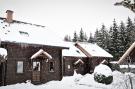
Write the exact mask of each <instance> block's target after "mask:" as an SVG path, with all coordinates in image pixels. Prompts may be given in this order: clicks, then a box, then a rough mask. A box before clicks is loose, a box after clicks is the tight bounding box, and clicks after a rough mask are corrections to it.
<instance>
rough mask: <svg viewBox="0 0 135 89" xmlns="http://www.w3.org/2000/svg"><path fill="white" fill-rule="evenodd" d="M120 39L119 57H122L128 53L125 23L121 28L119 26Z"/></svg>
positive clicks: (121, 24)
mask: <svg viewBox="0 0 135 89" xmlns="http://www.w3.org/2000/svg"><path fill="white" fill-rule="evenodd" d="M118 39H119V40H120V41H119V42H120V46H119V55H120V56H122V55H123V54H124V52H125V51H126V48H125V47H126V45H127V42H126V27H125V24H124V23H123V21H121V23H120V26H119V37H118Z"/></svg>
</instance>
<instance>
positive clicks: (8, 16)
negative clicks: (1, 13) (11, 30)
mask: <svg viewBox="0 0 135 89" xmlns="http://www.w3.org/2000/svg"><path fill="white" fill-rule="evenodd" d="M6 13H7V17H6V21H7V22H8V23H12V22H13V13H14V12H13V11H11V10H7V11H6Z"/></svg>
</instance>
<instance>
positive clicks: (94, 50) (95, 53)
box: [77, 43, 113, 57]
mask: <svg viewBox="0 0 135 89" xmlns="http://www.w3.org/2000/svg"><path fill="white" fill-rule="evenodd" d="M77 44H79V45H80V46H81V47H82V48H83V49H84V50H85V51H87V52H88V53H89V54H90V55H91V56H92V57H113V56H112V55H111V54H109V53H108V52H107V51H105V50H104V49H102V48H101V47H99V46H98V45H97V44H92V43H77Z"/></svg>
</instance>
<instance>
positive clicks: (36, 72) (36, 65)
mask: <svg viewBox="0 0 135 89" xmlns="http://www.w3.org/2000/svg"><path fill="white" fill-rule="evenodd" d="M40 70H41V68H40V62H33V71H32V81H33V82H40V77H41V76H40Z"/></svg>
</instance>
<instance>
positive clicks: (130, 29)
mask: <svg viewBox="0 0 135 89" xmlns="http://www.w3.org/2000/svg"><path fill="white" fill-rule="evenodd" d="M134 37H135V26H134V24H133V22H132V20H131V19H130V18H129V17H128V19H127V26H126V42H127V45H126V49H128V48H129V47H130V45H131V44H132V43H133V42H134V40H135V38H134Z"/></svg>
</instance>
